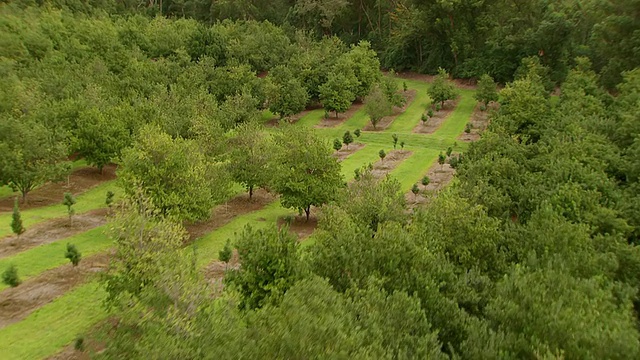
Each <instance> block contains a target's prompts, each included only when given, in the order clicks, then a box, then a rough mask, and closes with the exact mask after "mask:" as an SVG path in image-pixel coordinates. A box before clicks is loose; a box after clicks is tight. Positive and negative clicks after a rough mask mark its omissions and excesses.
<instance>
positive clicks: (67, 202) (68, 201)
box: [62, 192, 76, 222]
mask: <svg viewBox="0 0 640 360" xmlns="http://www.w3.org/2000/svg"><path fill="white" fill-rule="evenodd" d="M75 203H76V198H75V197H74V196H73V194H71V193H70V192H66V193H64V200H63V201H62V205H64V206H66V207H67V214H69V222H72V218H71V217H72V216H73V215H74V214H75V213H76V210H75V209H74V208H73V205H75Z"/></svg>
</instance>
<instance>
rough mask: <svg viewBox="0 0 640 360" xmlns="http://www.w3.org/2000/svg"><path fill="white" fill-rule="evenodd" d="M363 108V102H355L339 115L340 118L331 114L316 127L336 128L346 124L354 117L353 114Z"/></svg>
mask: <svg viewBox="0 0 640 360" xmlns="http://www.w3.org/2000/svg"><path fill="white" fill-rule="evenodd" d="M363 106H364V104H362V102H354V103H353V104H351V107H350V108H349V110H347V111H346V112H344V113H339V114H338V117H335V116H331V114H329V118H325V117H323V118H322V119H321V120H320V122H319V123H318V124H317V125H316V126H315V127H316V128H333V127H336V126H338V125H340V124H342V123H344V122H345V121H347V120H349V119H350V118H351V117H352V116H353V114H355V113H356V112H357V111H358V110H360V109H362V107H363ZM332 114H333V115H335V113H332Z"/></svg>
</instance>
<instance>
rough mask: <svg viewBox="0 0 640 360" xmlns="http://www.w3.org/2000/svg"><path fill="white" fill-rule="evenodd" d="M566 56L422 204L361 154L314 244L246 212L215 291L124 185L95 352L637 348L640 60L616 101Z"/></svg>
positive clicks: (531, 74)
mask: <svg viewBox="0 0 640 360" xmlns="http://www.w3.org/2000/svg"><path fill="white" fill-rule="evenodd" d="M576 62H577V64H578V66H576V67H575V68H574V69H572V70H571V71H570V72H569V74H568V77H567V81H566V82H565V83H564V84H563V86H562V89H561V92H562V95H561V96H560V100H559V102H558V103H554V104H552V102H551V101H550V97H549V95H548V94H549V93H548V91H547V90H545V87H544V83H545V82H546V81H545V79H544V77H543V76H541V75H540V74H544V73H546V71H545V70H544V68H543V67H542V66H541V65H540V64H536V63H535V62H531V63H529V65H528V69H527V70H523V72H522V73H521V74H520V76H519V78H518V79H517V80H516V81H514V82H512V83H510V84H508V85H507V86H506V87H505V88H504V89H503V90H502V91H501V93H500V100H499V105H500V106H499V109H498V110H496V111H495V112H494V113H493V114H492V115H491V123H490V125H489V128H488V130H487V131H486V132H485V133H484V134H483V136H482V138H481V139H480V140H479V141H478V142H476V143H473V144H471V145H470V148H469V151H468V152H467V153H465V154H464V156H462V157H459V158H457V159H458V160H459V162H458V164H457V168H458V169H459V175H458V181H457V182H454V184H453V186H452V187H451V188H450V189H448V190H446V191H444V192H441V193H440V194H439V195H438V196H437V197H435V198H434V199H432V201H431V202H429V203H428V204H427V205H426V206H425V207H424V208H422V209H417V210H416V211H415V212H413V213H409V212H407V208H406V204H405V198H404V194H403V193H402V191H401V189H400V184H399V183H398V181H396V180H395V179H392V178H384V179H377V178H375V177H374V176H372V174H371V172H370V171H369V170H368V169H366V168H365V169H363V170H361V171H360V172H358V176H356V178H355V179H354V180H353V181H351V182H350V183H349V184H348V185H347V186H346V187H345V186H339V187H338V188H337V189H336V196H335V198H334V200H333V201H331V202H330V203H329V204H328V205H325V206H324V207H323V208H322V210H321V217H320V221H319V223H318V229H317V231H316V232H315V233H314V235H313V236H312V240H311V241H312V243H311V244H310V245H308V246H301V245H300V244H299V243H298V241H297V239H296V236H295V235H293V234H291V233H289V232H288V230H287V227H286V226H283V227H280V228H278V227H276V226H275V225H273V226H267V227H266V228H262V229H252V228H251V227H249V226H247V228H246V229H245V231H244V232H242V233H240V234H236V235H235V237H234V239H232V241H231V242H230V243H228V244H227V246H226V247H225V249H224V250H223V251H221V252H220V259H222V260H223V261H225V262H229V261H230V259H231V258H232V251H231V249H232V247H234V248H235V249H236V250H237V254H238V261H239V263H240V264H241V265H239V266H235V265H233V264H230V265H228V268H227V271H226V273H225V278H224V285H225V286H224V289H223V290H220V289H219V288H217V287H215V286H214V287H211V286H207V285H206V281H205V279H203V278H202V274H201V272H200V271H199V270H198V269H197V268H196V267H195V266H194V265H193V264H195V263H196V259H197V250H196V251H195V252H192V251H187V252H185V251H183V250H181V246H182V243H183V240H184V237H185V234H184V230H182V229H180V227H179V226H176V225H174V224H173V223H172V222H171V221H169V220H167V219H166V218H163V217H155V216H151V215H150V212H149V211H148V209H149V208H150V205H149V204H148V203H147V200H145V198H144V196H139V195H135V194H134V196H133V197H132V200H130V201H129V202H128V203H125V204H124V206H123V207H122V208H121V209H120V210H119V215H118V217H117V218H116V219H115V220H114V221H113V223H112V228H113V229H114V233H113V236H114V239H117V242H118V252H117V255H116V258H115V262H114V268H113V269H112V270H111V271H110V272H109V273H108V274H107V275H106V277H105V278H104V283H105V284H106V286H107V291H108V294H109V301H108V304H109V305H110V306H111V309H112V310H113V311H114V312H113V314H116V315H117V316H119V318H120V319H121V321H120V322H119V323H118V324H117V325H116V326H110V327H108V329H107V331H110V334H111V335H112V338H111V340H110V342H109V343H108V344H107V348H106V350H105V351H104V352H103V353H101V354H100V355H99V357H103V358H122V357H127V358H148V357H157V358H179V357H184V358H266V359H271V358H273V359H275V358H315V357H318V356H324V357H327V358H363V359H374V358H375V359H380V358H390V359H392V358H393V359H396V358H406V359H408V358H420V359H423V358H442V359H445V358H461V359H488V358H489V359H493V358H517V359H523V358H525V359H527V358H528V359H535V358H546V359H590V358H593V359H636V358H638V356H640V338H639V335H640V333H639V331H638V328H637V324H638V315H637V314H638V313H637V310H638V308H639V305H640V302H639V301H638V290H639V289H640V276H639V275H638V274H640V273H639V272H638V269H640V249H639V248H638V247H637V246H636V243H637V242H638V240H639V238H638V235H639V232H638V229H640V222H639V219H640V217H639V216H638V215H639V214H640V211H639V210H640V196H639V194H640V192H639V191H638V190H639V189H638V177H639V176H640V172H638V169H639V167H638V164H640V158H638V156H639V155H640V151H638V150H639V148H638V146H640V137H639V134H640V127H638V124H639V122H638V121H637V119H638V117H637V116H638V114H639V110H640V102H639V101H638V99H639V98H640V97H639V95H640V76H639V75H640V74H639V73H638V71H637V70H636V71H633V72H630V73H627V74H626V75H625V80H624V82H623V83H622V84H621V85H620V87H619V89H618V90H619V92H620V95H619V96H618V97H616V98H612V97H611V96H610V95H609V94H608V93H607V92H605V91H604V90H603V89H602V88H601V87H599V86H598V78H597V75H596V74H595V73H594V72H593V71H592V70H591V69H590V64H589V61H588V60H587V59H585V58H581V59H577V60H576ZM285 167H288V165H287V166H285ZM140 204H143V205H142V206H140ZM141 224H144V226H142V227H141ZM131 229H144V231H142V232H140V231H131ZM141 240H143V242H145V243H146V244H153V246H136V244H140V243H141ZM132 249H133V251H132ZM131 269H135V270H134V271H131ZM214 295H215V296H214Z"/></svg>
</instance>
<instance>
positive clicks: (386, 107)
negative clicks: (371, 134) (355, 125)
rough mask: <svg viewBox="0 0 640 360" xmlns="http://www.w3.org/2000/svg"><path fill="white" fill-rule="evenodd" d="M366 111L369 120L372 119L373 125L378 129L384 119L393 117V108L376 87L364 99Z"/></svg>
mask: <svg viewBox="0 0 640 360" xmlns="http://www.w3.org/2000/svg"><path fill="white" fill-rule="evenodd" d="M364 110H365V111H366V112H367V115H369V119H371V125H373V128H374V129H376V126H377V125H378V123H379V122H380V120H382V118H383V117H385V116H388V115H391V113H392V111H393V107H392V105H391V103H390V102H389V99H388V98H387V96H385V94H384V93H383V92H382V90H381V89H380V88H379V87H375V88H374V89H373V90H372V91H371V93H370V94H369V95H368V96H367V97H366V98H365V99H364Z"/></svg>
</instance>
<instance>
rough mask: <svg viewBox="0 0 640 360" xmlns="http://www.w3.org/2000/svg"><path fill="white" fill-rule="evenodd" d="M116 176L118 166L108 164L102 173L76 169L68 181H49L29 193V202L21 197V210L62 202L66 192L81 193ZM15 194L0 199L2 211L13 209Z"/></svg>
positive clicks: (87, 169)
mask: <svg viewBox="0 0 640 360" xmlns="http://www.w3.org/2000/svg"><path fill="white" fill-rule="evenodd" d="M115 178H116V166H115V165H107V166H105V167H104V169H103V171H102V174H101V173H100V171H99V170H98V169H96V168H93V167H83V168H79V169H76V170H75V171H73V172H72V173H71V175H69V178H68V181H61V182H55V183H47V184H44V185H42V186H40V187H39V188H37V189H35V190H33V191H31V192H29V194H27V202H26V203H23V202H22V199H20V201H21V203H20V210H26V209H32V208H36V207H41V206H47V205H52V204H61V203H62V199H63V197H64V193H65V192H70V193H72V194H74V195H78V194H81V193H83V192H85V191H87V190H89V189H91V188H93V187H95V186H96V185H98V184H100V183H102V182H105V181H109V180H113V179H115ZM13 202H14V196H8V197H4V198H2V199H0V212H5V211H12V210H13Z"/></svg>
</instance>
